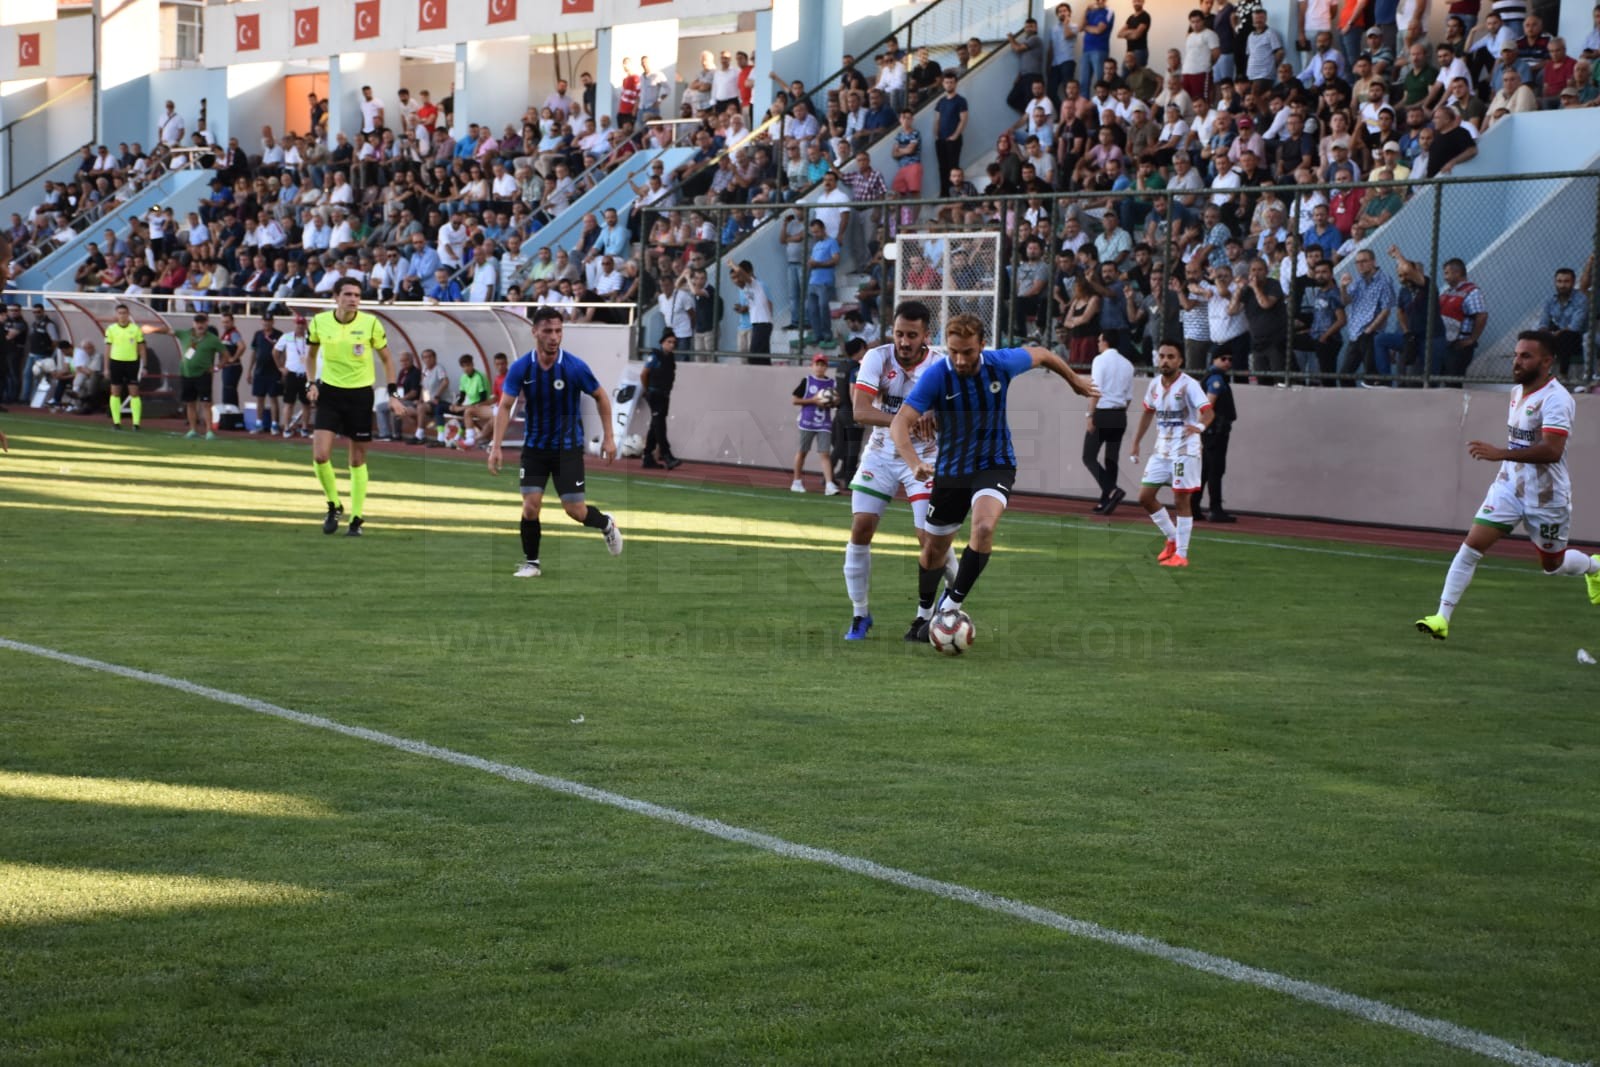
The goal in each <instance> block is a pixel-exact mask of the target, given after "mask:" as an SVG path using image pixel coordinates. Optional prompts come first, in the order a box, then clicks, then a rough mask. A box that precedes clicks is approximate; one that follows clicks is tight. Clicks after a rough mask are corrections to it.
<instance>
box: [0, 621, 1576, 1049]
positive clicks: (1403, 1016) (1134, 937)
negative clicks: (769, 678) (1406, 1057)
mask: <svg viewBox="0 0 1600 1067" xmlns="http://www.w3.org/2000/svg"><path fill="white" fill-rule="evenodd" d="M0 648H6V649H10V650H11V651H13V652H22V653H25V654H27V655H30V656H39V657H41V658H44V659H51V660H56V661H57V662H60V663H67V664H71V665H72V666H74V667H84V668H86V669H88V670H92V671H100V672H101V673H104V674H114V675H118V676H120V677H123V678H131V679H133V680H134V681H138V682H148V683H149V684H151V685H159V686H165V687H166V688H168V689H176V690H177V691H179V692H181V693H189V694H191V695H193V696H198V697H204V698H206V699H207V700H214V701H216V702H218V703H220V704H232V705H234V706H235V707H240V708H244V709H245V710H247V711H254V712H257V713H259V714H262V715H271V716H273V717H274V718H278V719H286V720H288V721H289V722H294V723H299V724H300V725H301V726H312V727H315V728H317V729H319V730H328V731H330V732H332V733H336V734H342V735H344V736H346V737H354V738H357V739H359V740H362V741H371V742H372V743H374V744H378V745H383V746H384V747H386V748H393V749H398V750H399V751H401V752H409V753H411V754H413V755H417V756H426V757H428V758H429V759H436V760H439V761H441V762H444V763H450V764H454V765H455V766H458V767H467V768H470V769H472V770H478V771H483V772H484V773H486V774H493V775H496V776H498V777H500V778H505V779H507V780H508V781H513V782H522V783H524V784H527V785H534V786H538V787H539V788H541V789H548V790H550V791H551V792H555V793H565V794H567V795H568V796H574V797H578V798H579V799H582V800H588V801H592V802H594V803H596V804H604V805H606V806H608V807H612V808H619V809H621V810H622V811H627V812H632V813H633V814H635V815H643V816H645V817H646V818H650V819H656V820H659V821H661V822H665V823H671V824H672V825H674V826H681V827H683V828H684V829H687V830H696V831H698V832H700V833H703V834H709V835H711V836H712V837H718V838H721V839H722V840H724V841H732V842H735V843H737V844H741V845H749V846H750V847H751V848H757V849H760V850H762V851H764V852H770V853H773V854H774V855H778V856H783V857H785V858H787V859H797V860H804V861H806V862H808V863H818V864H822V865H823V866H825V867H833V868H835V869H837V870H841V871H846V872H848V873H850V874H858V875H861V876H862V877H865V878H871V879H874V880H876V881H879V882H887V883H889V884H890V885H896V886H900V887H901V888H903V889H911V890H915V891H917V892H919V893H927V894H929V895H931V896H935V897H940V898H942V899H944V900H952V901H956V902H957V903H961V904H970V905H972V906H973V907H976V908H982V909H984V910H985V911H992V912H997V913H999V914H1001V915H1009V916H1011V917H1012V918H1014V919H1021V920H1022V921H1024V922H1030V923H1035V924H1037V925H1039V926H1046V927H1049V928H1050V929H1052V930H1060V931H1062V932H1063V933H1067V934H1071V935H1072V936H1074V937H1082V938H1087V939H1088V940H1090V941H1098V942H1100V943H1101V944H1106V945H1113V946H1115V947H1117V948H1122V949H1127V950H1128V951H1130V952H1137V953H1139V954H1141V955H1144V956H1154V957H1155V958H1156V959H1160V960H1165V961H1167V962H1168V963H1175V964H1177V965H1179V966H1180V967H1188V968H1190V969H1191V970H1196V971H1201V972H1204V973H1205V974H1210V975H1215V976H1217V977H1218V978H1225V979H1227V980H1228V981H1230V982H1239V983H1242V984H1244V985H1253V986H1259V987H1261V988H1262V989H1269V990H1272V991H1273V992H1275V993H1282V994H1284V995H1286V996H1290V997H1293V998H1295V999H1296V1000H1302V1001H1305V1002H1307V1003H1309V1004H1316V1005H1318V1006H1320V1007H1324V1008H1329V1009H1331V1010H1333V1011H1338V1012H1343V1013H1344V1014H1346V1015H1353V1016H1355V1017H1356V1018H1358V1019H1364V1020H1366V1021H1367V1022H1371V1023H1377V1024H1379V1025H1382V1026H1389V1027H1393V1028H1394V1029H1396V1030H1403V1031H1405V1032H1406V1033H1410V1034H1415V1035H1417V1036H1418V1037H1423V1038H1427V1039H1428V1040H1430V1041H1436V1042H1438V1043H1440V1044H1442V1045H1450V1046H1452V1047H1454V1048H1459V1049H1465V1050H1466V1051H1468V1052H1475V1053H1477V1054H1478V1055H1480V1056H1487V1057H1489V1058H1490V1059H1495V1060H1500V1061H1502V1062H1504V1063H1513V1064H1519V1065H1528V1067H1579V1065H1577V1064H1574V1063H1572V1062H1570V1061H1568V1060H1562V1059H1557V1058H1556V1057H1554V1056H1546V1055H1544V1054H1542V1053H1539V1052H1534V1051H1533V1050H1531V1049H1525V1048H1522V1047H1520V1046H1518V1045H1513V1044H1512V1043H1511V1042H1509V1041H1505V1040H1503V1039H1501V1038H1498V1037H1494V1036H1492V1035H1490V1034H1485V1033H1481V1032H1480V1031H1477V1030H1471V1029H1468V1028H1467V1027H1464V1026H1457V1025H1456V1024H1455V1023H1451V1022H1446V1021H1444V1020H1443V1019H1431V1018H1429V1017H1427V1016H1425V1015H1418V1014H1416V1013H1414V1012H1409V1011H1406V1010H1404V1009H1403V1008H1396V1007H1394V1006H1392V1005H1389V1004H1385V1003H1383V1002H1382V1001H1377V1000H1368V999H1367V998H1366V997H1358V996H1356V995H1355V994H1353V993H1345V992H1341V991H1340V990H1337V989H1332V988H1330V987H1328V986H1322V985H1317V984H1316V983H1314V982H1305V981H1301V980H1300V979H1298V978H1290V977H1288V976H1286V975H1281V974H1277V973H1275V972H1273V971H1266V970H1262V969H1261V968H1259V967H1250V966H1248V965H1246V964H1243V963H1237V962H1235V961H1233V960H1230V959H1227V958H1226V957H1223V956H1213V955H1211V954H1210V953H1208V952H1200V951H1198V950H1196V949H1189V948H1182V947H1179V946H1177V945H1169V944H1167V943H1166V942H1165V941H1158V940H1156V939H1154V938H1150V937H1143V936H1141V935H1139V934H1125V933H1122V932H1121V931H1118V930H1112V929H1109V928H1107V927H1104V926H1100V925H1099V924H1097V923H1092V922H1087V921H1085V920H1083V919H1074V918H1072V917H1070V916H1067V915H1062V914H1061V913H1060V912H1054V911H1050V910H1048V909H1046V908H1040V907H1035V906H1034V905H1032V904H1024V903H1022V902H1021V901H1017V900H1010V899H1008V898H1006V897H1001V896H995V895H994V894H992V893H985V892H984V891H983V890H981V889H969V888H968V887H966V886H963V885H956V884H955V883H953V882H941V881H937V880H935V879H933V878H925V877H923V876H922V875H920V874H913V873H911V872H910V871H903V870H900V869H899V868H896V867H885V866H883V865H882V864H879V863H874V862H872V861H871V860H867V859H860V858H858V857H856V856H848V855H845V854H843V853H840V852H833V851H830V850H828V849H823V848H814V847H812V846H810V845H801V844H797V843H795V842H793V841H786V840H784V839H783V838H781V837H773V836H771V835H769V834H763V833H758V832H757V831H755V830H746V829H743V828H742V827H738V826H730V825H728V824H727V823H724V822H718V821H717V820H715V819H704V818H701V817H700V816H698V815H690V814H689V813H688V812H683V811H678V810H677V809H675V808H667V807H662V806H661V805H659V804H652V803H650V802H649V801H646V800H634V799H633V798H631V797H625V796H623V795H622V794H620V793H612V792H608V791H607V790H604V789H596V788H594V787H593V786H587V785H583V784H581V783H579V782H572V781H568V780H567V779H565V778H555V777H551V776H550V775H545V774H540V773H538V772H537V771H530V770H528V769H526V768H524V767H517V766H514V765H512V764H508V763H496V762H494V761H493V760H486V759H482V758H480V757H478V756H469V755H467V754H466V753H464V752H456V751H454V750H452V749H448V748H439V747H437V746H435V745H430V744H428V743H427V742H425V741H412V740H409V739H407V738H404V737H396V736H395V735H393V734H386V733H382V732H380V731H378V730H369V729H367V728H365V727H362V726H347V725H345V724H344V723H341V722H336V721H334V720H333V719H326V718H323V717H322V716H321V715H309V714H307V713H306V712H303V711H294V710H292V709H290V708H284V707H279V706H278V705H277V704H269V703H267V702H266V701H264V700H256V699H255V698H253V697H247V696H241V695H240V694H238V693H229V692H227V691H226V690H222V689H213V688H211V687H210V686H206V685H197V684H196V683H194V682H189V681H185V680H184V679H182V678H173V677H170V676H168V675H165V674H156V673H153V672H151V671H141V670H138V669H137V668H134V667H124V666H121V665H120V664H116V663H106V662H104V661H103V660H97V659H89V658H87V657H84V656H75V655H72V654H71V653H69V652H59V651H57V650H55V649H53V648H43V647H41V646H39V645H30V644H26V643H24V642H22V641H13V640H10V639H9V638H5V637H0Z"/></svg>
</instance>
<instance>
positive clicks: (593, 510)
mask: <svg viewBox="0 0 1600 1067" xmlns="http://www.w3.org/2000/svg"><path fill="white" fill-rule="evenodd" d="M579 521H580V522H582V523H583V524H584V525H585V526H587V527H589V529H591V530H604V529H605V528H606V523H608V522H610V521H611V516H609V515H607V514H606V513H605V512H603V511H601V510H600V509H599V508H597V507H595V506H594V505H593V504H590V505H589V511H588V513H587V514H585V515H584V516H583V518H582V519H580V520H579Z"/></svg>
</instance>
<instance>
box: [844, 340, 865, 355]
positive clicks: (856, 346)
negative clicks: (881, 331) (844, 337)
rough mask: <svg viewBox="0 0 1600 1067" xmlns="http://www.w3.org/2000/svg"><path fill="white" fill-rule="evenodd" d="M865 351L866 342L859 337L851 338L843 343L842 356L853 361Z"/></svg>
mask: <svg viewBox="0 0 1600 1067" xmlns="http://www.w3.org/2000/svg"><path fill="white" fill-rule="evenodd" d="M866 350H867V342H865V341H863V340H862V339H861V338H859V337H852V338H850V340H848V341H846V342H845V343H844V354H845V355H847V356H849V357H850V358H851V359H855V358H856V357H857V356H859V355H861V353H863V352H865V351H866Z"/></svg>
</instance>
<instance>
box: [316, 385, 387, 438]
mask: <svg viewBox="0 0 1600 1067" xmlns="http://www.w3.org/2000/svg"><path fill="white" fill-rule="evenodd" d="M373 395H374V394H373V391H372V386H370V385H363V386H361V387H359V388H356V389H344V388H340V387H339V386H337V385H319V386H317V416H316V419H315V420H314V421H313V422H312V425H311V428H312V429H313V430H330V431H332V432H333V433H336V434H338V435H339V436H341V437H348V438H350V440H352V441H370V440H372V399H373Z"/></svg>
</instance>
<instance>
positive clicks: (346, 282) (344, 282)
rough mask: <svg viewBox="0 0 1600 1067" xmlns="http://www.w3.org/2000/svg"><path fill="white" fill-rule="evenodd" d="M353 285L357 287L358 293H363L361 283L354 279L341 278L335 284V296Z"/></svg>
mask: <svg viewBox="0 0 1600 1067" xmlns="http://www.w3.org/2000/svg"><path fill="white" fill-rule="evenodd" d="M352 285H353V286H355V287H356V291H357V292H360V291H361V283H360V282H358V281H356V280H355V279H354V278H340V279H339V280H338V281H336V282H334V283H333V295H334V296H338V295H339V294H340V293H342V292H344V291H345V290H346V289H348V288H349V287H350V286H352Z"/></svg>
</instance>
